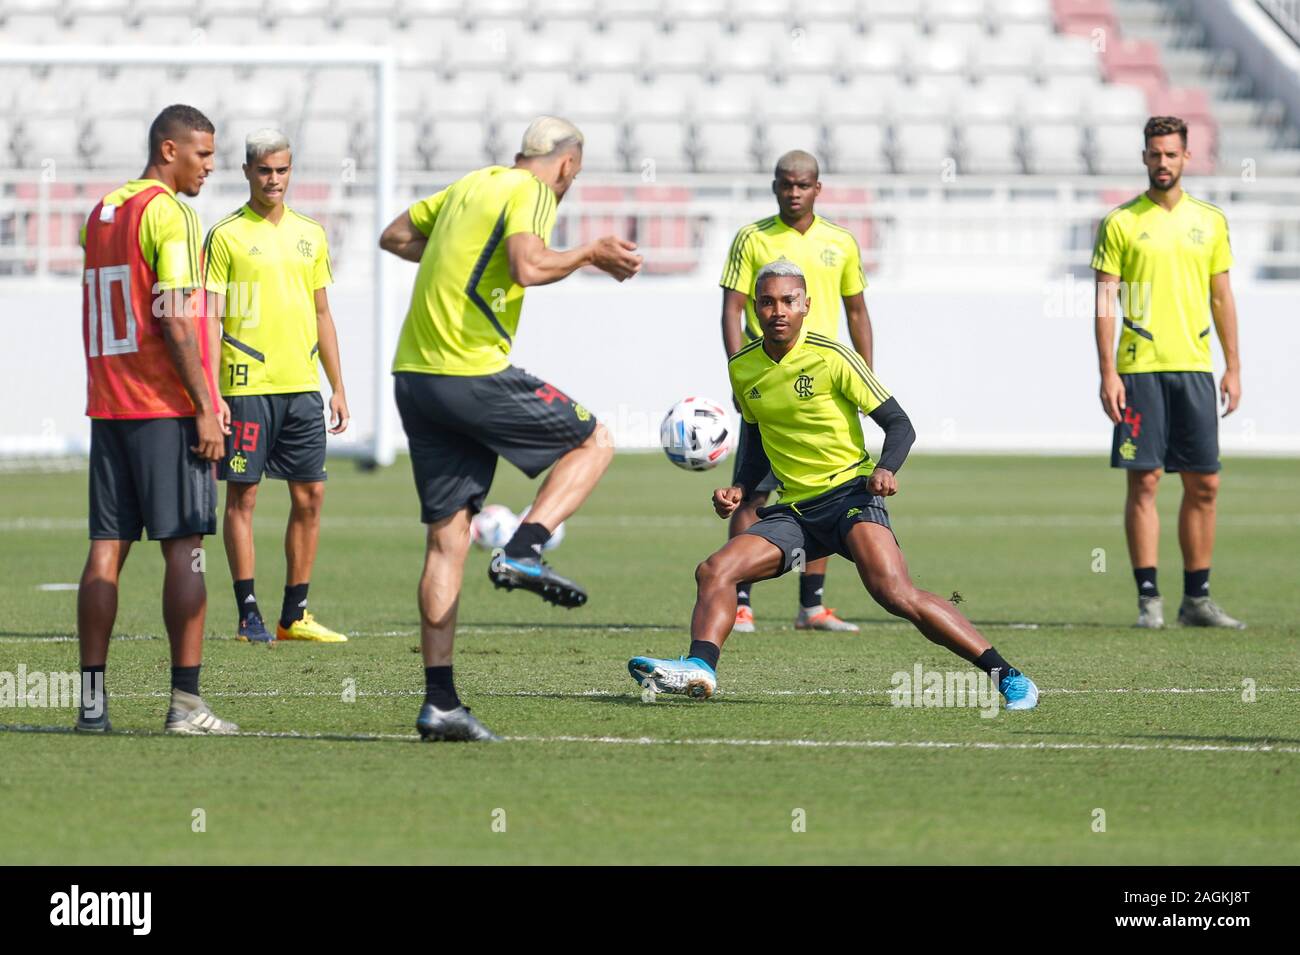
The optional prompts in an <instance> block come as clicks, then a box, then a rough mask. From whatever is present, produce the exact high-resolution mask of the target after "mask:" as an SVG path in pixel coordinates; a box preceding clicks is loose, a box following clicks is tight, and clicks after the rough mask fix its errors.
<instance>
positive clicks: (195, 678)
mask: <svg viewBox="0 0 1300 955" xmlns="http://www.w3.org/2000/svg"><path fill="white" fill-rule="evenodd" d="M200 669H201V667H172V689H173V690H181V691H182V692H185V693H192V694H194V695H195V696H198V695H199V670H200Z"/></svg>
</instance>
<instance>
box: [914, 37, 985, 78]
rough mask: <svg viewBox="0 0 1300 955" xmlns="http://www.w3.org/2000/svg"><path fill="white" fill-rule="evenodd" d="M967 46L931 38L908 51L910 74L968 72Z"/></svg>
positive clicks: (927, 74)
mask: <svg viewBox="0 0 1300 955" xmlns="http://www.w3.org/2000/svg"><path fill="white" fill-rule="evenodd" d="M969 59H970V58H969V56H968V54H967V48H966V47H965V46H964V45H962V44H959V43H954V42H949V41H945V40H931V41H930V42H928V43H922V44H918V45H917V46H914V47H912V49H911V50H909V51H908V55H907V60H908V65H909V66H910V67H911V70H912V74H913V75H914V76H917V77H922V76H961V75H964V74H966V73H967V72H968V66H967V64H968V63H969Z"/></svg>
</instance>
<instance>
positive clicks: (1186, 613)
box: [1178, 596, 1246, 630]
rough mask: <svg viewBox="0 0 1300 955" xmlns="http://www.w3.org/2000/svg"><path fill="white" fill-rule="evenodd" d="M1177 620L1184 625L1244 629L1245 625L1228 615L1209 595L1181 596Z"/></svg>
mask: <svg viewBox="0 0 1300 955" xmlns="http://www.w3.org/2000/svg"><path fill="white" fill-rule="evenodd" d="M1178 622H1179V623H1180V624H1182V625H1183V626H1184V627H1224V628H1226V629H1228V630H1245V629H1246V625H1245V624H1244V623H1242V622H1241V621H1240V620H1238V619H1237V618H1235V617H1229V616H1228V615H1227V614H1226V613H1224V612H1223V608H1222V607H1220V606H1219V605H1218V604H1216V603H1215V602H1214V601H1213V600H1211V599H1210V598H1209V597H1186V596H1185V597H1183V603H1182V606H1181V607H1179V608H1178Z"/></svg>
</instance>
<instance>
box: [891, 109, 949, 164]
mask: <svg viewBox="0 0 1300 955" xmlns="http://www.w3.org/2000/svg"><path fill="white" fill-rule="evenodd" d="M953 145H954V144H953V136H952V127H950V126H949V125H948V124H947V123H940V122H930V121H919V122H916V121H914V122H900V123H897V124H895V126H894V138H893V161H894V169H895V170H896V171H898V172H901V173H929V172H932V173H935V174H938V173H939V172H940V171H941V170H942V169H943V163H944V162H945V161H947V160H951V159H953V158H954V156H955V153H956V150H955V149H954V148H953Z"/></svg>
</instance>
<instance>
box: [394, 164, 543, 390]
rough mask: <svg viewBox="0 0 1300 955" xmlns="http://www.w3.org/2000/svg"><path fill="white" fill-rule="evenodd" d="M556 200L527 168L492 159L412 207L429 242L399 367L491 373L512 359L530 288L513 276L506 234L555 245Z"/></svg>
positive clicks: (400, 347)
mask: <svg viewBox="0 0 1300 955" xmlns="http://www.w3.org/2000/svg"><path fill="white" fill-rule="evenodd" d="M557 202H558V200H557V199H556V196H555V193H554V191H552V189H551V187H550V186H548V185H546V184H545V183H543V182H542V181H541V180H540V179H538V178H537V177H536V176H534V175H533V174H532V173H531V172H529V171H528V170H527V169H515V168H506V167H504V166H488V167H487V168H485V169H479V170H477V171H476V172H471V173H469V174H468V175H466V176H463V177H461V178H460V179H458V180H456V182H454V183H452V184H451V185H450V186H448V187H447V188H446V189H444V190H442V191H441V192H439V193H436V194H434V195H432V196H430V197H429V198H427V199H421V200H420V201H419V202H417V203H415V205H413V206H411V208H410V209H409V210H408V211H409V214H410V216H411V223H412V224H413V225H414V226H415V228H417V229H418V230H420V231H421V232H423V233H424V234H425V235H427V236H428V237H429V243H428V245H426V246H425V248H424V254H423V255H422V256H421V258H420V270H419V272H417V273H416V276H415V285H414V287H413V288H412V290H411V305H410V308H409V309H408V310H407V313H406V321H405V322H404V323H403V324H402V333H401V336H400V337H399V338H398V342H397V356H396V358H395V359H394V360H393V371H395V372H396V371H417V372H423V373H425V374H433V375H491V374H494V373H496V372H498V371H501V370H502V369H503V368H505V367H506V366H507V365H509V364H510V348H511V346H512V345H513V343H514V336H515V332H516V331H517V330H518V328H519V313H520V311H521V310H522V308H523V304H524V287H523V286H522V285H516V284H515V281H514V279H512V278H511V277H510V260H509V258H508V257H507V255H506V242H505V240H506V239H508V238H509V237H510V236H512V235H516V234H519V233H522V232H531V233H532V234H533V235H536V236H538V237H539V238H540V239H541V240H542V242H544V243H547V244H549V241H550V235H551V230H552V228H554V226H555V210H556V205H557Z"/></svg>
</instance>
